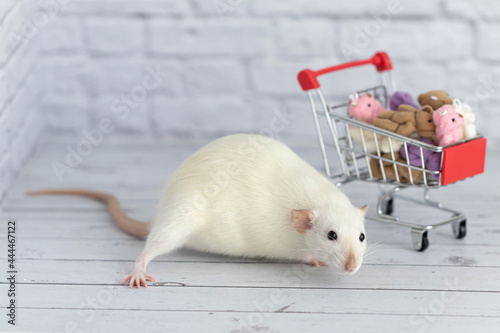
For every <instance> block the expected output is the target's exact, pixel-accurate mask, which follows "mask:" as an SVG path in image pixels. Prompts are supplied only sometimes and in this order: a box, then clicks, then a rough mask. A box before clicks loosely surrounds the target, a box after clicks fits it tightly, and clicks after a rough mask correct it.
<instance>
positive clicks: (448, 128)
mask: <svg viewBox="0 0 500 333" xmlns="http://www.w3.org/2000/svg"><path fill="white" fill-rule="evenodd" d="M433 119H434V123H435V124H436V138H437V144H438V145H439V146H447V145H451V144H453V143H455V142H457V141H459V140H460V138H461V137H462V126H463V125H464V118H463V117H462V116H461V115H460V114H459V113H458V112H456V111H455V109H454V108H453V107H452V106H451V105H443V106H442V107H440V108H439V109H437V110H436V112H434V115H433Z"/></svg>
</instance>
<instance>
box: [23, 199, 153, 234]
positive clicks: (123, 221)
mask: <svg viewBox="0 0 500 333" xmlns="http://www.w3.org/2000/svg"><path fill="white" fill-rule="evenodd" d="M26 195H77V196H83V197H89V198H92V199H96V200H99V201H102V202H104V203H105V204H107V205H108V211H109V214H110V215H111V218H112V219H113V222H114V223H115V224H116V225H117V226H118V227H119V228H120V229H122V230H124V231H125V232H127V233H129V234H131V235H133V236H136V237H141V238H144V237H146V236H147V235H148V233H149V231H148V224H149V223H144V222H140V221H137V220H134V219H132V218H130V217H128V216H127V215H126V214H125V212H123V210H122V209H121V208H120V202H119V201H118V199H117V198H116V197H115V196H114V195H111V194H107V193H102V192H95V191H87V190H42V191H31V192H27V193H26Z"/></svg>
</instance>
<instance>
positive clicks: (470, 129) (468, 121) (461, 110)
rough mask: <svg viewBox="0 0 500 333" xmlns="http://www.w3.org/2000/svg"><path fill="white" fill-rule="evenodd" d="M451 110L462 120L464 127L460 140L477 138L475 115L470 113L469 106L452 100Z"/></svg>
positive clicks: (457, 100)
mask: <svg viewBox="0 0 500 333" xmlns="http://www.w3.org/2000/svg"><path fill="white" fill-rule="evenodd" d="M453 108H454V109H455V111H457V113H458V114H460V115H461V116H462V117H463V118H464V125H463V126H462V137H461V138H460V139H470V138H474V137H476V136H477V130H476V125H474V123H475V122H476V115H475V114H474V112H472V109H471V107H470V105H469V104H466V103H462V102H461V101H460V100H459V99H457V98H455V99H454V100H453Z"/></svg>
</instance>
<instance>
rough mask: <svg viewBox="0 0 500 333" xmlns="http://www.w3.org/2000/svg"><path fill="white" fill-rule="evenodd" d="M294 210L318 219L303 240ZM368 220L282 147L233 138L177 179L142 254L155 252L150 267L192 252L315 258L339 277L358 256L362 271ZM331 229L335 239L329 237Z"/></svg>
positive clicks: (204, 153)
mask: <svg viewBox="0 0 500 333" xmlns="http://www.w3.org/2000/svg"><path fill="white" fill-rule="evenodd" d="M292 209H307V210H310V211H313V212H314V213H315V216H316V218H317V219H316V221H315V222H314V224H313V227H312V228H311V229H310V230H308V231H307V232H306V233H305V234H301V233H299V232H297V231H296V230H295V229H294V228H293V226H292V223H291V210H292ZM363 220H364V216H363V213H362V212H361V210H360V209H358V208H355V207H354V206H353V205H352V204H351V202H350V201H349V199H348V198H347V196H346V195H344V194H343V193H342V192H341V191H340V190H339V189H338V188H337V187H336V186H335V185H334V184H332V182H331V181H330V180H328V179H327V178H326V177H325V176H323V175H322V174H320V173H319V172H318V171H317V170H316V169H314V168H313V167H311V166H310V165H309V164H307V163H306V162H305V161H304V160H302V159H301V158H300V157H299V156H297V155H296V154H295V153H294V152H293V151H292V150H291V149H289V148H288V147H287V146H285V145H284V144H283V143H281V142H279V141H276V140H274V139H270V138H267V137H263V136H258V135H245V134H240V135H231V136H226V137H223V138H220V139H218V140H215V141H213V142H212V143H210V144H208V145H207V146H205V147H203V148H201V149H200V150H198V151H197V152H196V153H195V154H194V155H192V156H191V157H190V158H188V159H187V160H186V161H185V162H184V163H183V164H182V165H181V166H180V167H179V168H178V170H177V171H176V172H175V173H174V175H173V176H172V178H171V180H170V182H169V183H168V185H167V187H166V188H165V190H164V193H163V195H162V197H161V199H160V202H159V204H158V208H157V212H156V215H155V217H154V219H153V221H152V226H151V232H150V234H149V236H148V240H147V245H146V249H145V251H144V253H146V252H148V251H149V252H150V253H152V254H148V255H146V257H147V258H146V259H145V261H146V264H147V262H148V261H149V260H147V259H148V258H149V257H154V256H155V255H158V254H160V253H165V252H169V251H171V250H173V249H174V248H177V247H180V246H187V247H190V248H193V249H197V250H200V251H207V252H214V253H221V254H228V255H234V256H245V257H266V258H279V259H292V260H301V261H310V260H312V259H318V260H321V261H324V262H325V263H327V264H329V265H330V266H332V267H334V268H336V269H338V271H339V272H343V271H344V266H345V264H346V260H348V258H349V256H354V258H353V259H352V260H354V261H355V263H356V269H355V270H357V269H358V268H359V266H360V265H361V262H362V257H363V254H364V252H365V249H366V240H365V241H364V242H360V240H359V236H360V234H361V233H364V232H365V230H364V221H363ZM330 230H334V231H335V232H336V233H337V234H338V240H337V241H332V240H329V239H328V237H327V234H328V232H329V231H330ZM144 253H143V255H144ZM138 262H139V259H138ZM144 268H145V267H144Z"/></svg>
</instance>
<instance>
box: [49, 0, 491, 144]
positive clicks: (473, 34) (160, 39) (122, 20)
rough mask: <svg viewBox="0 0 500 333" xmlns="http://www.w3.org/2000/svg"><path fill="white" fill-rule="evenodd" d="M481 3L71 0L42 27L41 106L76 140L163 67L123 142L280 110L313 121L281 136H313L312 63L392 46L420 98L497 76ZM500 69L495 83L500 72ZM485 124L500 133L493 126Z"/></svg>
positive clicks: (245, 121)
mask: <svg viewBox="0 0 500 333" xmlns="http://www.w3.org/2000/svg"><path fill="white" fill-rule="evenodd" d="M471 3H472V2H471V1H468V0H453V1H451V0H450V1H448V0H423V1H412V0H360V1H340V0H339V1H328V0H318V1H306V0H291V1H290V0H273V1H267V0H241V1H233V0H231V1H229V0H207V1H204V0H191V1H187V0H170V1H169V0H148V1H134V0H86V1H83V0H69V1H68V3H67V4H65V5H64V6H61V10H60V13H59V15H58V17H57V18H55V19H53V20H52V21H51V24H50V25H49V26H47V27H46V29H45V30H44V31H43V37H44V41H45V42H44V45H43V52H44V63H45V64H46V65H47V67H48V68H47V82H46V91H47V97H46V102H45V103H44V107H43V110H44V112H46V113H47V119H49V120H50V119H52V121H50V122H49V123H50V127H49V128H50V129H51V131H52V132H53V133H61V132H63V133H67V132H75V133H77V134H78V133H80V132H81V131H82V130H83V129H85V128H88V127H89V126H90V127H93V126H94V125H95V123H96V122H98V121H99V119H100V118H101V117H105V116H106V115H113V103H116V101H117V100H118V101H120V100H122V99H123V98H124V96H127V95H130V94H131V92H132V91H133V89H137V87H140V86H141V84H142V80H143V79H144V78H145V76H146V75H147V74H148V72H147V70H146V67H147V66H150V67H156V66H160V68H161V70H162V71H164V72H167V73H168V76H167V77H166V78H165V80H164V81H163V82H162V84H161V85H160V86H159V87H157V88H155V89H152V90H148V91H147V96H146V97H145V98H144V100H141V101H140V103H138V105H137V106H134V107H133V108H131V112H130V113H129V115H128V116H127V117H126V119H121V120H120V122H119V125H118V126H117V128H116V130H115V131H114V132H113V134H112V136H120V135H122V136H123V139H124V140H127V139H130V135H143V136H149V137H152V138H156V139H162V138H168V137H172V136H182V137H204V136H210V137H213V136H217V135H220V134H222V133H229V132H237V131H253V132H257V131H259V129H260V128H263V127H265V126H266V122H267V121H269V119H270V117H272V115H271V110H272V109H273V108H276V109H280V108H283V107H284V106H287V107H288V108H289V110H293V111H294V112H297V113H298V115H300V116H301V117H305V118H304V119H303V121H301V125H300V126H299V125H297V126H292V125H290V127H289V128H287V130H285V131H284V132H283V133H280V135H281V136H283V137H288V138H290V140H292V139H293V138H299V137H303V136H309V137H310V138H311V139H313V137H314V135H315V133H314V129H313V127H312V122H311V119H308V117H309V108H308V105H307V101H306V102H305V103H301V102H300V101H301V99H304V100H305V96H304V95H303V94H302V92H301V91H300V89H299V87H298V84H297V82H296V75H297V72H298V71H299V70H300V69H303V68H306V67H310V68H313V69H314V68H320V67H324V66H329V65H333V64H336V63H340V62H344V61H347V60H350V59H358V58H363V57H369V56H371V55H372V54H373V53H374V52H375V51H377V50H380V49H383V50H386V51H388V52H389V54H390V55H391V56H392V58H393V61H394V65H395V76H396V78H397V80H398V83H399V87H400V89H402V90H407V91H410V92H413V93H415V94H417V93H420V92H423V91H425V90H431V89H439V88H444V89H448V90H449V92H450V94H452V95H454V96H457V97H462V98H466V97H469V98H472V97H474V91H475V90H476V89H477V87H478V86H480V85H481V79H482V78H481V77H480V75H479V74H478V73H479V72H478V70H482V69H485V70H486V72H487V71H488V69H489V68H495V66H496V62H497V61H500V46H497V45H499V43H497V42H496V41H497V39H498V36H499V35H500V34H499V33H498V30H499V27H500V3H499V2H498V1H493V0H492V1H486V0H485V1H473V3H474V4H471ZM346 47H347V51H346ZM349 47H351V48H349ZM461 68H465V69H464V70H460V69H461ZM467 68H469V70H468V69H467ZM491 73H493V75H494V76H495V78H494V79H493V80H495V79H496V76H497V75H500V73H498V71H492V72H491ZM497 81H500V78H499V79H498V80H497ZM322 82H323V84H324V87H325V93H326V95H328V96H329V97H331V98H333V101H338V100H341V99H342V98H343V97H345V96H346V95H347V94H348V93H349V92H350V91H352V90H354V89H360V88H365V87H368V86H370V85H373V84H376V83H378V81H377V77H376V76H375V75H374V73H373V70H372V69H371V68H367V69H362V70H360V71H348V72H344V73H338V74H337V75H334V76H333V77H331V78H325V79H323V80H322ZM471 95H472V97H471ZM497 96H498V94H490V96H489V97H488V98H487V99H484V98H483V99H479V101H478V110H477V112H478V113H479V114H482V115H487V114H488V113H490V112H494V109H488V108H490V107H491V106H492V105H494V104H495V103H496V101H500V98H499V97H497ZM297 105H301V108H298V107H297ZM115 106H116V105H115ZM302 123H303V125H304V126H302ZM307 125H309V127H307ZM481 129H482V131H483V132H484V133H485V134H487V135H488V136H489V137H493V138H495V137H497V138H500V135H499V134H498V133H497V131H495V130H494V125H493V124H484V127H483V128H481Z"/></svg>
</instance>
